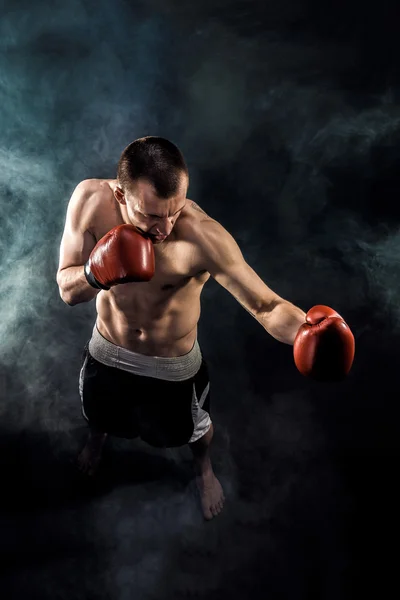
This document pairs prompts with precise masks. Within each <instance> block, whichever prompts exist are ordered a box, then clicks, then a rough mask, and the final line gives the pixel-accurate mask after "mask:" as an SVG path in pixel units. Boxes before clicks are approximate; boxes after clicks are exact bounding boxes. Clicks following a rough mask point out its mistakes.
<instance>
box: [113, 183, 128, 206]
mask: <svg viewBox="0 0 400 600" xmlns="http://www.w3.org/2000/svg"><path fill="white" fill-rule="evenodd" d="M114 197H115V199H116V200H117V201H118V202H119V203H120V204H126V200H125V194H124V192H123V191H122V188H120V187H119V185H117V186H116V188H115V190H114Z"/></svg>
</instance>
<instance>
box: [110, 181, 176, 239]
mask: <svg viewBox="0 0 400 600" xmlns="http://www.w3.org/2000/svg"><path fill="white" fill-rule="evenodd" d="M187 187H188V179H187V177H186V175H182V178H181V182H180V185H179V189H178V192H177V194H176V195H175V196H172V197H171V198H165V199H164V198H159V197H158V196H157V194H156V191H155V189H154V187H153V186H152V185H151V183H149V182H148V181H146V180H139V181H137V182H136V183H135V186H134V189H133V190H132V191H125V192H124V191H123V190H122V189H121V188H120V187H117V189H116V191H115V197H116V198H117V200H118V202H119V203H120V204H122V205H125V209H126V213H127V217H128V219H129V222H130V223H132V225H134V226H135V227H136V228H137V229H139V231H141V232H142V233H145V234H146V236H147V237H149V238H150V239H151V241H152V242H153V244H161V243H162V242H163V241H164V240H166V239H167V237H168V236H169V235H170V233H171V231H172V229H173V227H174V225H175V222H176V220H177V219H178V217H179V215H180V214H181V212H182V210H183V208H184V206H185V204H186V192H187Z"/></svg>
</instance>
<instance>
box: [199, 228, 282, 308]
mask: <svg viewBox="0 0 400 600" xmlns="http://www.w3.org/2000/svg"><path fill="white" fill-rule="evenodd" d="M203 241H204V253H205V256H206V261H207V270H208V271H209V273H210V275H211V276H212V277H213V278H214V279H215V281H217V282H218V283H219V284H220V285H222V287H224V288H225V289H226V290H227V291H228V292H229V293H230V294H232V296H233V297H234V298H235V299H236V300H237V301H238V302H239V303H240V304H241V305H242V306H243V308H245V309H246V310H247V311H248V312H249V313H251V314H252V315H253V316H256V315H259V314H261V313H264V312H268V311H270V310H272V308H273V306H275V305H276V304H277V303H278V302H279V301H281V300H282V299H281V298H280V296H278V294H276V293H275V292H274V291H273V290H272V289H271V288H269V287H268V286H267V285H266V284H265V283H264V281H263V280H262V279H261V277H259V275H257V273H256V272H255V271H254V269H252V267H251V266H250V265H249V264H248V263H247V262H246V260H245V258H244V256H243V254H242V251H241V250H240V248H239V246H238V244H237V242H236V241H235V239H234V238H233V237H232V236H231V234H230V233H229V232H228V231H226V229H224V228H223V227H222V225H220V224H219V223H215V225H213V226H212V228H209V234H208V235H206V236H205V237H204V238H203Z"/></svg>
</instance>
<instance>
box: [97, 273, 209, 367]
mask: <svg viewBox="0 0 400 600" xmlns="http://www.w3.org/2000/svg"><path fill="white" fill-rule="evenodd" d="M196 284H197V285H196ZM149 285H150V284H149V283H133V284H132V283H128V284H123V285H118V286H115V287H114V288H111V290H110V291H107V292H106V291H101V292H100V293H99V294H98V296H97V300H96V308H97V313H98V316H97V321H96V323H97V328H98V330H99V332H100V333H101V335H102V336H103V337H105V338H106V339H108V340H109V341H110V342H112V343H113V344H116V345H118V346H122V347H123V348H127V349H128V350H131V351H133V352H138V353H139V354H145V355H148V356H162V357H173V356H183V355H184V354H187V353H188V352H190V350H191V349H192V348H193V345H194V343H195V341H196V337H197V323H198V321H199V318H200V292H201V289H202V287H203V285H199V282H196V281H190V282H189V283H188V284H187V285H186V287H188V288H191V289H187V290H182V289H180V290H178V291H177V292H175V293H174V292H172V293H171V292H169V293H168V292H166V291H164V290H161V291H160V292H159V293H158V294H154V292H153V293H151V290H148V289H140V287H138V286H149ZM122 288H125V289H122ZM146 292H150V293H146ZM163 295H164V296H165V298H163V297H162V296H163Z"/></svg>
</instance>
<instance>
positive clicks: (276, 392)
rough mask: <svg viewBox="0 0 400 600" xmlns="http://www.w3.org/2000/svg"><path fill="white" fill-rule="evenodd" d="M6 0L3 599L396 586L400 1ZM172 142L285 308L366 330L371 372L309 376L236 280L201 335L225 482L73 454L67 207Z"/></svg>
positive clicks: (387, 589) (82, 337)
mask: <svg viewBox="0 0 400 600" xmlns="http://www.w3.org/2000/svg"><path fill="white" fill-rule="evenodd" d="M332 4H333V3H328V2H316V1H315V0H308V1H306V0H281V1H280V2H279V3H277V2H270V1H269V0H268V1H265V2H261V1H260V2H258V3H256V2H253V1H234V0H224V1H221V0H214V1H213V2H212V1H211V0H204V1H203V2H202V3H199V5H198V6H197V4H196V3H190V2H183V1H181V2H178V1H168V0H167V1H165V2H163V1H162V0H144V1H143V2H138V1H131V2H128V1H127V0H126V1H124V0H116V1H115V2H113V3H112V2H106V1H105V0H100V1H98V2H94V1H81V2H78V1H77V0H71V2H58V1H54V2H50V1H49V2H44V1H43V0H38V1H37V2H35V3H30V2H27V1H26V2H18V1H17V2H14V1H11V0H10V1H9V2H8V3H6V4H5V5H3V7H2V9H1V11H2V15H1V21H0V49H1V54H0V60H1V65H0V66H1V71H0V106H1V112H0V125H1V142H0V190H1V194H0V207H1V211H0V225H1V227H0V280H1V286H0V299H1V304H0V307H1V312H0V315H1V316H0V339H1V354H0V386H1V387H0V392H1V403H0V461H1V480H0V481H1V493H0V508H1V516H0V531H1V535H0V552H1V570H2V575H1V582H0V593H2V595H3V596H4V598H7V599H8V598H24V599H28V598H29V599H30V598H40V599H41V600H45V599H47V598H51V599H54V598H69V599H74V600H80V599H82V600H83V599H84V600H88V599H92V598H95V599H97V598H99V599H103V598H104V599H105V598H107V599H108V598H110V599H112V600H114V599H116V600H125V599H130V598H135V600H141V599H147V598H151V599H153V598H154V599H157V600H164V599H167V598H168V599H169V598H174V599H178V598H192V597H193V598H194V597H196V598H207V599H208V600H211V599H214V598H218V599H220V598H225V597H227V598H228V597H229V598H235V597H240V598H243V597H245V598H252V599H254V600H255V599H256V598H266V597H268V598H271V599H279V600H281V599H285V600H288V599H290V600H314V599H321V600H322V599H323V600H331V599H332V600H338V599H340V600H342V599H347V598H349V599H351V600H354V599H356V598H361V597H362V596H363V595H364V594H365V593H367V592H371V593H374V594H375V595H376V597H383V596H384V595H387V594H388V593H390V595H391V597H394V596H395V595H396V593H398V584H397V582H398V577H397V569H398V566H397V562H398V561H397V554H398V550H397V539H398V533H399V531H398V519H397V506H398V500H399V498H398V492H397V491H396V489H397V486H396V483H397V478H398V458H399V441H398V440H399V409H398V391H397V388H398V382H397V375H398V356H399V351H398V344H399V339H400V338H399V335H400V330H399V317H400V311H399V303H398V298H399V295H400V276H399V272H400V268H399V260H398V256H399V251H400V237H399V233H398V224H399V215H400V210H399V202H398V196H399V185H398V184H399V168H398V167H399V164H398V163H399V158H400V156H399V155H400V150H399V144H398V142H399V138H400V110H399V93H400V89H399V70H398V64H399V43H400V42H399V39H400V38H399V36H398V31H397V26H398V21H397V16H396V10H397V7H396V3H395V2H392V3H390V2H384V1H382V0H381V1H380V2H377V1H376V0H371V2H369V3H364V2H356V1H355V0H350V1H347V2H345V1H344V0H338V1H336V2H335V3H334V6H332ZM143 135H161V136H164V137H167V138H169V139H171V140H172V141H173V142H175V143H176V144H177V145H178V146H179V147H180V148H181V150H182V151H183V153H184V155H185V157H186V160H187V163H188V166H189V169H190V175H191V181H190V189H189V196H190V197H191V198H193V199H194V200H195V201H196V202H198V203H199V204H200V205H201V206H202V207H203V208H204V209H205V210H206V211H207V212H209V213H210V214H211V216H213V217H214V218H216V219H218V220H219V221H220V222H221V223H222V224H223V225H224V226H225V227H226V228H227V229H228V230H229V231H230V232H231V233H232V234H233V235H234V237H235V238H236V240H237V242H238V243H239V245H240V247H241V249H242V251H243V254H244V256H245V258H246V260H247V261H248V262H249V264H251V266H252V267H253V268H254V269H255V270H256V271H257V272H258V273H259V275H260V276H261V277H262V278H263V279H264V281H265V282H266V283H267V284H268V285H269V286H270V287H272V288H273V289H274V290H275V291H276V292H278V293H279V294H280V295H281V296H283V297H285V298H287V299H288V300H290V301H292V302H294V303H295V304H297V305H298V306H300V307H301V308H302V309H303V310H305V311H307V310H308V309H309V308H310V307H311V306H313V305H314V304H328V305H330V306H332V307H334V308H335V309H336V310H337V311H338V312H340V313H341V314H342V315H343V316H344V318H345V319H346V320H347V321H348V323H349V324H350V326H351V328H352V330H353V332H354V335H355V338H356V359H355V362H354V367H353V370H352V372H351V374H350V376H349V377H348V379H347V380H346V381H345V382H344V383H341V384H335V385H333V384H332V385H323V384H316V383H313V382H311V381H308V380H306V379H304V378H303V377H302V376H301V375H300V374H299V373H298V372H297V371H296V368H295V366H294V363H293V358H292V348H291V347H290V346H287V345H284V344H280V343H279V342H277V341H276V340H274V339H273V338H272V337H270V336H269V335H268V334H267V333H266V332H265V331H264V329H263V328H262V327H261V326H260V325H259V324H258V323H257V322H256V321H255V320H253V319H252V318H251V317H250V316H249V315H248V314H247V313H246V312H245V311H243V309H242V308H241V307H240V305H239V304H238V303H237V302H236V301H235V300H234V299H233V298H232V297H231V296H230V295H229V294H228V293H227V292H226V291H225V290H223V289H222V288H221V287H219V286H218V285H217V284H216V283H215V282H214V281H212V280H210V282H209V283H207V285H206V287H205V289H204V292H203V296H202V316H201V321H200V326H199V340H200V344H201V347H202V350H203V353H204V355H205V356H206V358H207V360H208V363H209V368H210V372H211V376H212V416H213V421H214V426H215V437H214V441H213V445H212V458H213V462H214V468H215V471H216V474H217V476H218V477H219V479H220V481H221V483H222V485H223V487H224V489H225V494H226V497H227V502H226V505H225V508H224V511H223V513H222V514H221V515H220V516H218V517H217V518H216V519H214V520H213V521H212V522H210V523H205V522H203V520H202V517H201V514H200V511H199V507H198V506H197V504H196V496H195V492H194V489H193V480H192V478H193V474H192V470H191V462H190V461H191V455H190V451H189V449H188V448H187V447H183V448H180V449H176V450H157V449H154V448H151V447H149V446H146V445H145V444H144V443H142V442H141V441H140V440H139V441H134V442H127V441H121V440H111V442H110V443H109V445H108V447H107V450H106V453H105V457H104V464H103V469H102V471H101V475H100V476H99V478H98V480H97V483H94V484H93V485H91V486H87V485H84V484H83V483H82V482H81V481H80V479H79V477H77V475H76V471H75V467H74V459H75V456H76V454H77V452H78V450H79V448H80V447H81V445H82V443H83V440H84V438H85V433H86V429H85V426H84V423H83V421H82V419H81V415H80V407H79V396H78V388H77V380H78V372H79V368H80V360H81V352H82V348H83V345H84V343H85V342H86V340H87V339H88V337H89V336H90V333H91V330H92V327H93V323H94V318H95V311H94V303H89V304H86V305H78V306H75V307H73V308H71V307H68V306H66V305H65V304H63V303H62V301H61V299H60V298H59V295H58V289H57V284H56V281H55V277H56V270H57V264H58V250H59V243H60V239H61V233H62V229H63V224H64V219H65V210H66V206H67V202H68V199H69V197H70V194H71V192H72V190H73V189H74V187H75V185H76V184H77V183H78V182H79V181H80V180H82V179H85V178H90V177H114V176H115V169H116V164H117V161H118V158H119V155H120V153H121V151H122V149H123V148H124V147H125V146H126V145H127V144H128V143H129V142H131V141H132V140H133V139H135V138H137V137H141V136H143Z"/></svg>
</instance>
